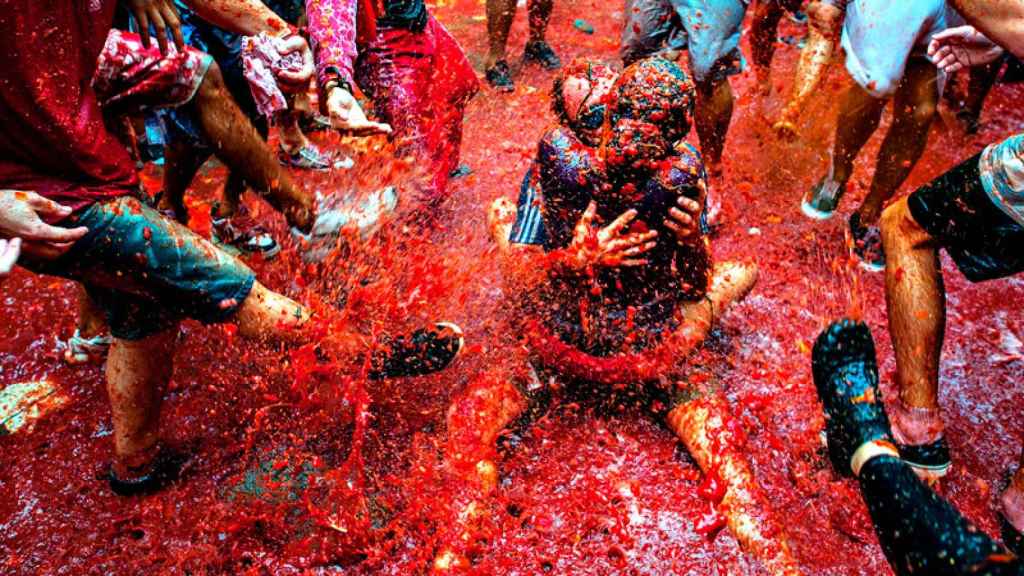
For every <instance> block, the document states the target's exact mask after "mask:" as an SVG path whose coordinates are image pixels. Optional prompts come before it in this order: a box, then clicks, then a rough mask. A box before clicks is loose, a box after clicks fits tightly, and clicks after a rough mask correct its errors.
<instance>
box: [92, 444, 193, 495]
mask: <svg viewBox="0 0 1024 576" xmlns="http://www.w3.org/2000/svg"><path fill="white" fill-rule="evenodd" d="M184 463H185V458H184V456H182V455H181V454H178V453H175V452H170V451H163V450H161V451H160V452H159V453H158V454H157V457H156V459H155V461H154V462H153V464H152V466H151V467H150V469H149V471H148V472H145V473H143V474H139V475H137V476H134V477H132V478H127V479H125V478H118V477H117V475H115V474H114V468H113V467H111V468H110V471H109V472H108V473H107V482H109V483H110V490H111V491H113V492H114V494H117V495H118V496H139V495H143V494H153V493H154V492H159V491H160V490H162V489H164V488H165V487H167V485H169V484H171V483H172V482H174V481H175V480H177V479H178V475H179V474H180V473H181V467H182V465H183V464H184Z"/></svg>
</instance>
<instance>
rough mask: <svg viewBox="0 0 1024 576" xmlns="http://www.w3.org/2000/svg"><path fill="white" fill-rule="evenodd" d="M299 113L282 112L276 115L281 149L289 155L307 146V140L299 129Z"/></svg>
mask: <svg viewBox="0 0 1024 576" xmlns="http://www.w3.org/2000/svg"><path fill="white" fill-rule="evenodd" d="M299 117H300V114H299V112H296V111H292V110H283V111H281V112H280V113H278V115H277V134H278V136H279V137H280V138H281V148H283V149H284V151H285V152H287V153H289V154H295V153H296V152H298V151H299V150H302V149H303V148H305V147H306V146H308V145H309V139H308V138H306V135H305V134H304V133H303V132H302V128H301V127H299Z"/></svg>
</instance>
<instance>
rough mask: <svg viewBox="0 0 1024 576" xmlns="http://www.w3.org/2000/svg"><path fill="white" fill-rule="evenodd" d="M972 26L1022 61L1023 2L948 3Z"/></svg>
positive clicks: (975, 0)
mask: <svg viewBox="0 0 1024 576" xmlns="http://www.w3.org/2000/svg"><path fill="white" fill-rule="evenodd" d="M950 4H952V5H953V7H954V8H956V9H957V11H959V12H960V14H961V15H963V17H964V18H965V19H966V20H967V22H969V23H970V24H971V25H972V26H974V27H975V28H977V29H978V30H980V31H981V32H982V33H983V34H984V35H985V36H988V37H989V38H990V39H991V40H992V41H993V42H995V43H996V44H999V45H1000V46H1002V47H1003V48H1006V49H1007V50H1009V51H1010V52H1011V53H1013V55H1014V56H1017V57H1018V58H1024V0H950Z"/></svg>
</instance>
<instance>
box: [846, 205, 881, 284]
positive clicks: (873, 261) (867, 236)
mask: <svg viewBox="0 0 1024 576" xmlns="http://www.w3.org/2000/svg"><path fill="white" fill-rule="evenodd" d="M850 235H851V236H852V237H853V251H854V253H855V254H857V256H858V257H859V258H860V265H861V267H862V268H864V269H865V270H867V271H868V272H881V271H882V270H885V251H884V250H883V249H882V230H881V229H880V228H879V227H878V226H877V225H875V226H864V225H863V224H861V221H860V214H859V213H857V212H854V213H853V214H851V215H850Z"/></svg>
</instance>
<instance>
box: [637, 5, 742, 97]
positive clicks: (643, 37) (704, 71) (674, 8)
mask: <svg viewBox="0 0 1024 576" xmlns="http://www.w3.org/2000/svg"><path fill="white" fill-rule="evenodd" d="M746 10H747V2H746V1H745V0H626V9H625V21H626V22H625V26H624V28H623V30H622V45H621V47H620V49H619V55H620V56H621V57H622V60H623V62H625V63H627V64H629V63H631V62H633V61H635V60H639V59H641V58H645V57H647V56H650V55H652V54H656V53H658V52H660V51H662V50H665V49H672V50H682V49H684V48H685V49H687V51H688V52H689V56H690V72H691V73H692V74H693V76H694V78H695V79H696V80H697V81H698V82H704V81H705V80H708V79H710V78H713V77H715V76H721V77H724V76H726V75H729V74H737V73H739V72H740V71H742V69H743V68H742V67H743V56H742V54H741V53H740V48H739V46H740V31H741V28H742V24H743V16H744V14H746Z"/></svg>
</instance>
